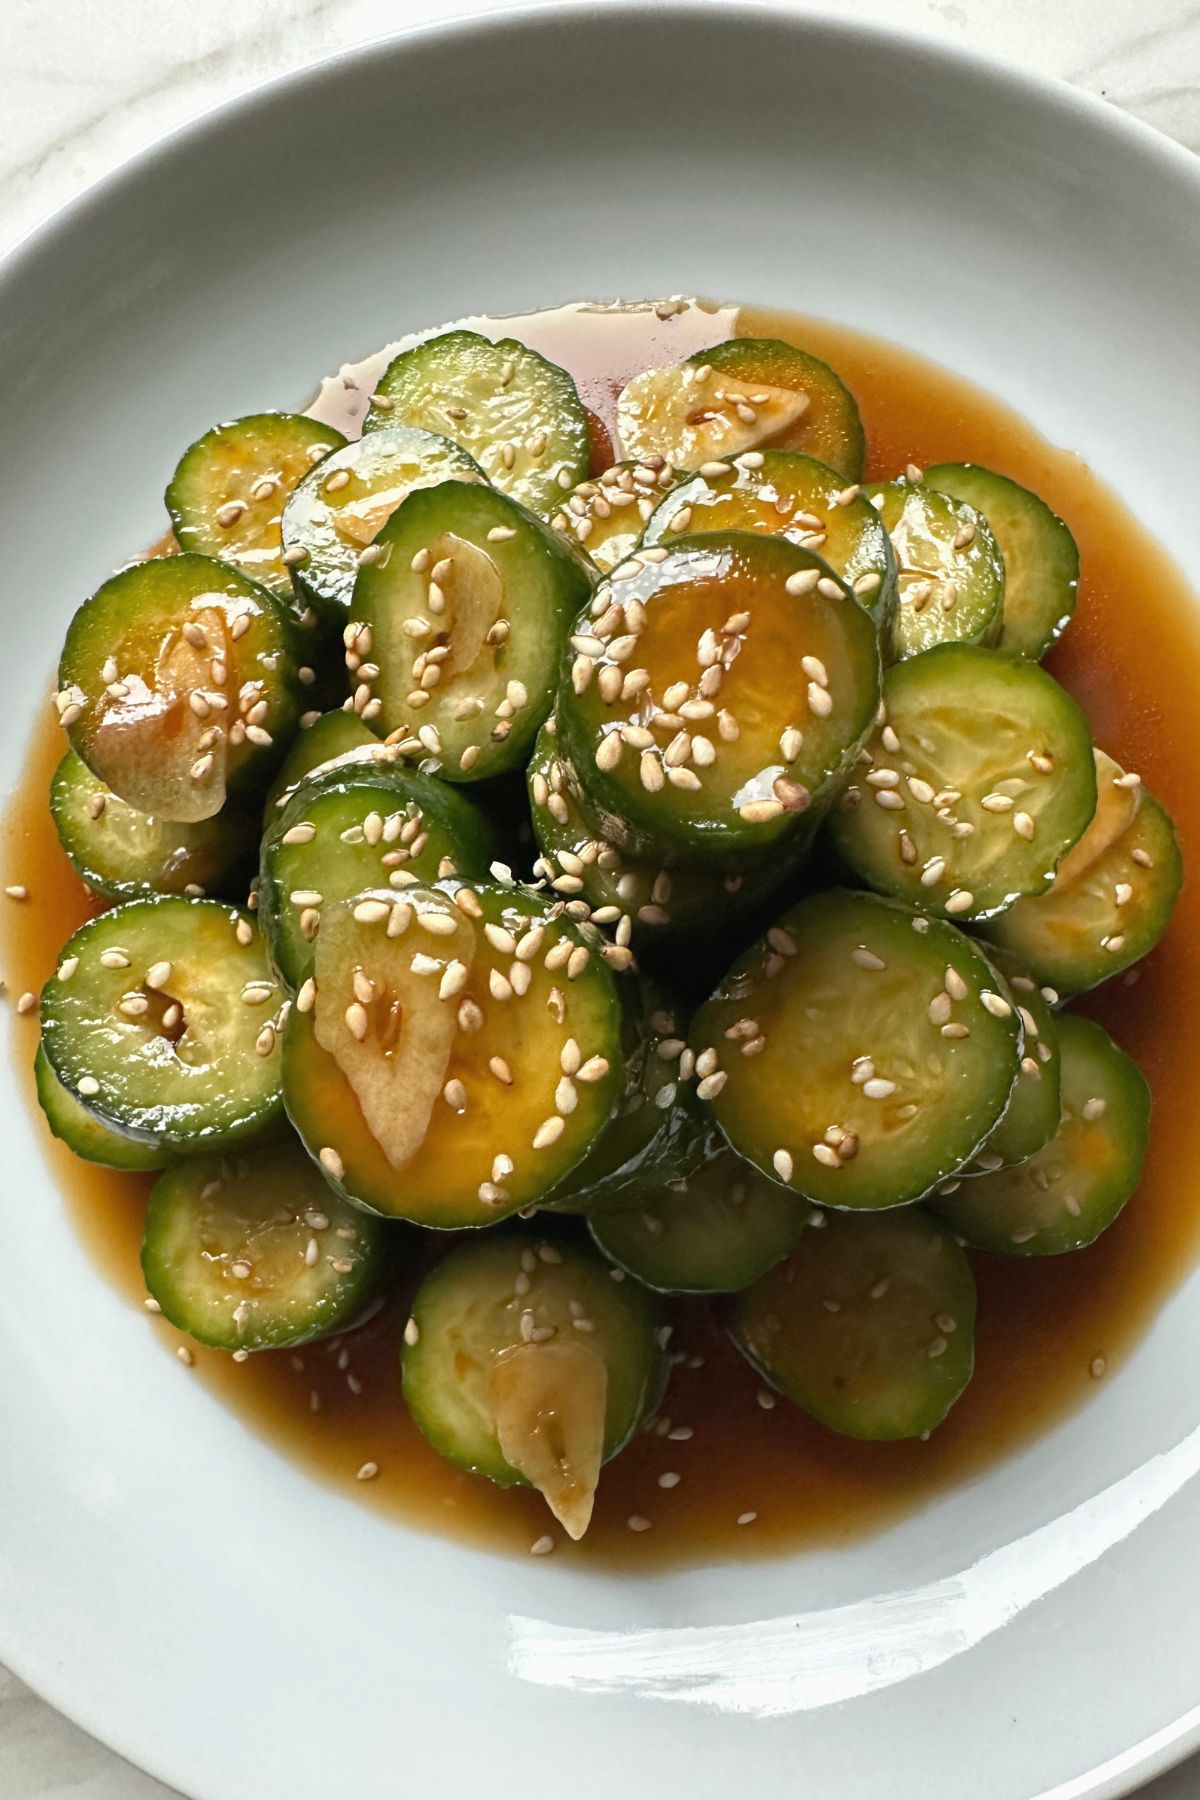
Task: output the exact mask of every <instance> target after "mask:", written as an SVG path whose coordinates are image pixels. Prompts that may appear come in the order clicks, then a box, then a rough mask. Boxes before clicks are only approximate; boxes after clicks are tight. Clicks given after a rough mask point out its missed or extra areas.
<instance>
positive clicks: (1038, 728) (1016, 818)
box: [832, 644, 1096, 961]
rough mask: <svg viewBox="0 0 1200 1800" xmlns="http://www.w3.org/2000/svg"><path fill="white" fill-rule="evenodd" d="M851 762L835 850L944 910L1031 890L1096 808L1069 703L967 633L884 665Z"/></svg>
mask: <svg viewBox="0 0 1200 1800" xmlns="http://www.w3.org/2000/svg"><path fill="white" fill-rule="evenodd" d="M863 764H864V766H863V768H862V769H861V770H859V771H856V775H855V780H854V782H853V783H852V785H851V786H849V787H848V788H846V790H845V791H844V793H843V794H842V796H841V798H840V800H839V801H838V803H837V805H836V806H835V807H834V811H833V815H832V823H833V832H834V837H835V840H836V842H837V847H838V849H839V850H840V852H841V854H842V855H843V857H844V858H845V859H846V861H847V863H848V864H849V865H850V867H851V868H852V869H853V870H854V872H855V873H856V874H857V875H859V876H861V877H862V879H863V880H864V881H867V882H869V883H870V884H871V886H872V887H875V888H879V889H881V890H882V891H883V892H884V893H889V894H896V895H898V896H900V897H901V898H903V899H906V900H910V901H912V902H913V904H914V905H917V906H921V907H923V908H924V909H925V911H927V912H936V913H942V914H945V915H946V916H947V917H950V918H955V919H986V918H990V917H991V916H992V915H993V914H995V913H999V912H1003V910H1004V909H1005V907H1007V906H1010V905H1011V904H1012V902H1013V901H1014V900H1016V899H1017V898H1018V897H1019V896H1020V895H1022V894H1038V893H1043V892H1044V891H1045V890H1046V888H1047V887H1048V886H1049V884H1050V882H1051V881H1052V880H1053V878H1054V871H1055V868H1056V867H1057V865H1058V863H1059V862H1060V861H1061V860H1062V858H1063V857H1064V856H1065V855H1066V852H1067V851H1068V850H1069V849H1070V848H1071V845H1072V844H1074V843H1075V841H1076V839H1077V838H1079V837H1080V836H1081V835H1082V833H1083V831H1084V830H1085V829H1086V826H1087V822H1088V820H1089V819H1090V818H1091V816H1092V814H1093V812H1094V811H1095V808H1096V776H1095V764H1094V761H1093V757H1092V740H1091V731H1090V729H1089V727H1088V722H1087V719H1086V718H1085V716H1084V714H1083V712H1082V711H1081V709H1080V708H1079V706H1078V705H1077V704H1076V702H1075V701H1074V700H1073V699H1072V698H1071V696H1070V695H1069V694H1068V693H1066V691H1065V690H1064V689H1063V688H1061V687H1059V685H1058V683H1057V682H1056V681H1054V680H1052V678H1051V677H1050V676H1049V675H1047V674H1046V673H1045V671H1044V670H1043V669H1040V668H1038V666H1037V664H1036V663H1029V662H1018V661H1011V660H1009V659H1008V658H1006V657H1000V656H995V655H993V654H992V653H991V652H990V651H988V650H981V649H978V648H976V647H973V646H970V645H967V644H941V645H938V646H937V648H935V649H933V650H928V651H926V652H925V654H924V655H923V656H916V657H912V658H911V659H910V660H909V661H907V662H902V663H898V664H896V666H895V667H894V668H892V669H890V670H889V671H888V673H887V675H886V677H885V679H884V683H883V706H882V708H881V710H880V717H879V720H878V721H877V722H876V726H875V730H874V732H873V733H872V735H871V738H870V741H869V742H868V744H867V747H866V752H865V755H864V758H863ZM1000 941H1004V940H1003V939H1001V940H1000ZM1009 947H1010V948H1013V949H1016V948H1017V947H1016V946H1015V945H1010V946H1009ZM1024 960H1025V961H1028V960H1029V959H1028V958H1027V957H1026V958H1025V959H1024Z"/></svg>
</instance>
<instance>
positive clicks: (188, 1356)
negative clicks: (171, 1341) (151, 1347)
mask: <svg viewBox="0 0 1200 1800" xmlns="http://www.w3.org/2000/svg"><path fill="white" fill-rule="evenodd" d="M175 1354H176V1356H177V1357H178V1358H179V1360H180V1362H181V1363H182V1364H183V1366H184V1368H185V1369H190V1368H191V1366H192V1364H193V1363H194V1362H195V1360H196V1358H195V1357H194V1356H193V1355H192V1352H191V1351H190V1350H189V1349H188V1347H187V1345H186V1344H180V1345H179V1347H178V1349H177V1350H176V1352H175Z"/></svg>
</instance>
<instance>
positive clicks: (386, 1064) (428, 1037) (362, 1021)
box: [313, 889, 476, 1169]
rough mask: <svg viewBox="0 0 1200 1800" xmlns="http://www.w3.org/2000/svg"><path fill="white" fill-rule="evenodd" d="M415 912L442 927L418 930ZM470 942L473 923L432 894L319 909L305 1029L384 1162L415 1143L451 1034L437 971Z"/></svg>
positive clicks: (397, 1165)
mask: <svg viewBox="0 0 1200 1800" xmlns="http://www.w3.org/2000/svg"><path fill="white" fill-rule="evenodd" d="M418 914H424V915H432V914H438V915H440V916H441V918H443V919H445V920H446V921H447V925H446V927H444V928H443V929H442V930H441V931H439V932H438V933H436V934H434V933H431V932H427V931H425V930H423V929H422V928H421V927H420V925H419V922H418ZM475 948H476V933H475V927H474V925H473V924H472V923H471V921H470V919H468V918H467V917H466V916H465V914H463V913H461V912H459V910H458V908H457V907H455V906H454V905H452V904H451V902H450V901H449V900H448V899H447V898H446V897H445V896H443V895H441V894H430V893H423V894H419V895H418V894H414V892H413V891H412V890H409V891H408V892H407V893H406V894H404V895H403V896H398V895H397V894H395V893H394V892H392V891H391V890H390V889H389V890H384V891H382V892H379V893H374V892H371V893H367V894H360V895H357V896H356V897H355V899H353V900H348V901H346V902H344V903H343V904H342V905H339V906H334V907H330V908H328V909H327V910H326V911H325V912H324V913H323V915H322V918H321V926H320V930H319V931H318V933H317V939H316V945H315V949H314V958H313V974H314V977H315V980H316V988H317V997H316V1002H315V1004H314V1007H313V1029H314V1032H315V1034H316V1038H317V1042H318V1043H319V1044H320V1045H321V1047H322V1048H323V1049H325V1050H327V1051H328V1052H329V1054H330V1055H331V1056H332V1057H333V1058H334V1060H335V1062H336V1063H337V1065H338V1067H339V1069H341V1071H342V1074H343V1075H344V1076H345V1077H346V1080H347V1081H348V1082H349V1083H350V1086H351V1087H352V1088H353V1090H354V1095H355V1098H356V1099H357V1101H358V1103H359V1106H360V1107H361V1108H362V1113H363V1117H364V1119H365V1120H366V1122H367V1125H368V1127H369V1129H370V1132H371V1135H372V1137H374V1139H375V1141H376V1142H377V1143H378V1145H379V1147H380V1149H381V1150H382V1151H383V1153H384V1155H385V1156H386V1157H387V1159H388V1162H389V1163H390V1164H391V1165H392V1167H393V1168H394V1169H403V1168H404V1167H405V1166H406V1165H407V1164H408V1163H410V1162H411V1161H412V1159H413V1157H414V1156H415V1155H416V1154H417V1152H418V1151H419V1150H420V1148H421V1145H422V1144H423V1143H424V1142H425V1138H426V1135H427V1133H428V1131H429V1122H430V1118H431V1117H432V1114H433V1109H434V1106H435V1105H436V1103H437V1100H438V1096H439V1095H440V1094H441V1091H442V1088H443V1086H444V1084H445V1080H446V1070H447V1068H448V1066H449V1063H450V1055H451V1052H452V1050H453V1047H454V1040H455V1037H456V1035H457V1033H458V1019H457V1008H456V1007H455V1005H454V1004H453V1003H452V1002H451V1001H449V1000H442V999H439V997H438V989H439V986H440V981H441V976H442V974H443V973H444V972H445V969H446V968H447V966H448V965H449V964H450V963H451V962H454V961H457V962H460V963H462V964H463V965H464V966H465V967H466V968H468V969H469V968H470V967H471V964H472V963H473V961H474V959H475ZM356 975H357V976H358V977H359V978H360V979H359V990H360V992H356V989H355V976H356ZM364 978H365V982H367V983H369V984H370V995H371V997H370V999H369V1000H367V1001H365V1002H364V1000H363V999H362V998H361V992H363V991H367V990H366V989H364V986H363V981H364Z"/></svg>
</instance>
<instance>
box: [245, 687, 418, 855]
mask: <svg viewBox="0 0 1200 1800" xmlns="http://www.w3.org/2000/svg"><path fill="white" fill-rule="evenodd" d="M398 761H399V756H398V754H397V752H396V749H395V746H394V745H390V744H382V743H381V742H380V740H379V739H378V738H377V737H376V736H375V733H374V732H373V731H372V730H371V727H370V726H369V725H364V724H363V722H362V720H361V719H360V718H359V716H358V714H357V713H356V712H346V711H344V710H343V709H342V708H341V707H339V708H338V709H337V711H336V712H327V713H322V714H321V715H320V717H319V718H317V719H314V720H313V722H312V724H311V725H307V726H304V727H302V728H301V730H300V731H299V732H297V734H296V736H295V738H294V739H293V741H292V747H291V749H290V750H289V751H288V753H287V756H286V757H285V759H284V763H283V767H282V768H281V769H280V771H279V773H278V775H277V776H276V777H275V779H274V781H273V782H272V783H271V786H270V788H269V789H268V790H267V798H266V801H265V802H264V805H263V822H264V824H265V825H267V826H270V825H271V824H272V822H273V821H274V820H275V819H277V818H278V816H279V814H280V813H281V812H282V811H283V809H284V807H285V806H286V805H287V803H288V801H289V800H290V799H291V797H292V795H293V794H294V793H295V791H296V789H297V788H298V787H299V786H300V783H301V782H302V781H307V780H308V778H309V776H310V775H318V774H325V773H326V772H327V771H328V770H330V769H333V768H343V767H346V766H347V765H352V766H354V767H358V766H360V765H363V766H365V767H367V768H370V767H372V766H373V765H375V764H377V763H383V764H388V763H393V762H398Z"/></svg>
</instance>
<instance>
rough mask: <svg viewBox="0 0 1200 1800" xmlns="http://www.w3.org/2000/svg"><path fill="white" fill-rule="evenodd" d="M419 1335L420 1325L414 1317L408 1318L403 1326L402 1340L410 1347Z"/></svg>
mask: <svg viewBox="0 0 1200 1800" xmlns="http://www.w3.org/2000/svg"><path fill="white" fill-rule="evenodd" d="M420 1335H421V1327H420V1326H419V1325H418V1324H417V1321H416V1320H415V1319H412V1318H410V1319H408V1320H407V1321H406V1323H405V1326H404V1341H405V1343H406V1344H407V1345H408V1346H409V1348H410V1349H411V1348H412V1346H413V1345H414V1344H415V1343H416V1342H417V1340H418V1339H419V1338H420Z"/></svg>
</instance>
